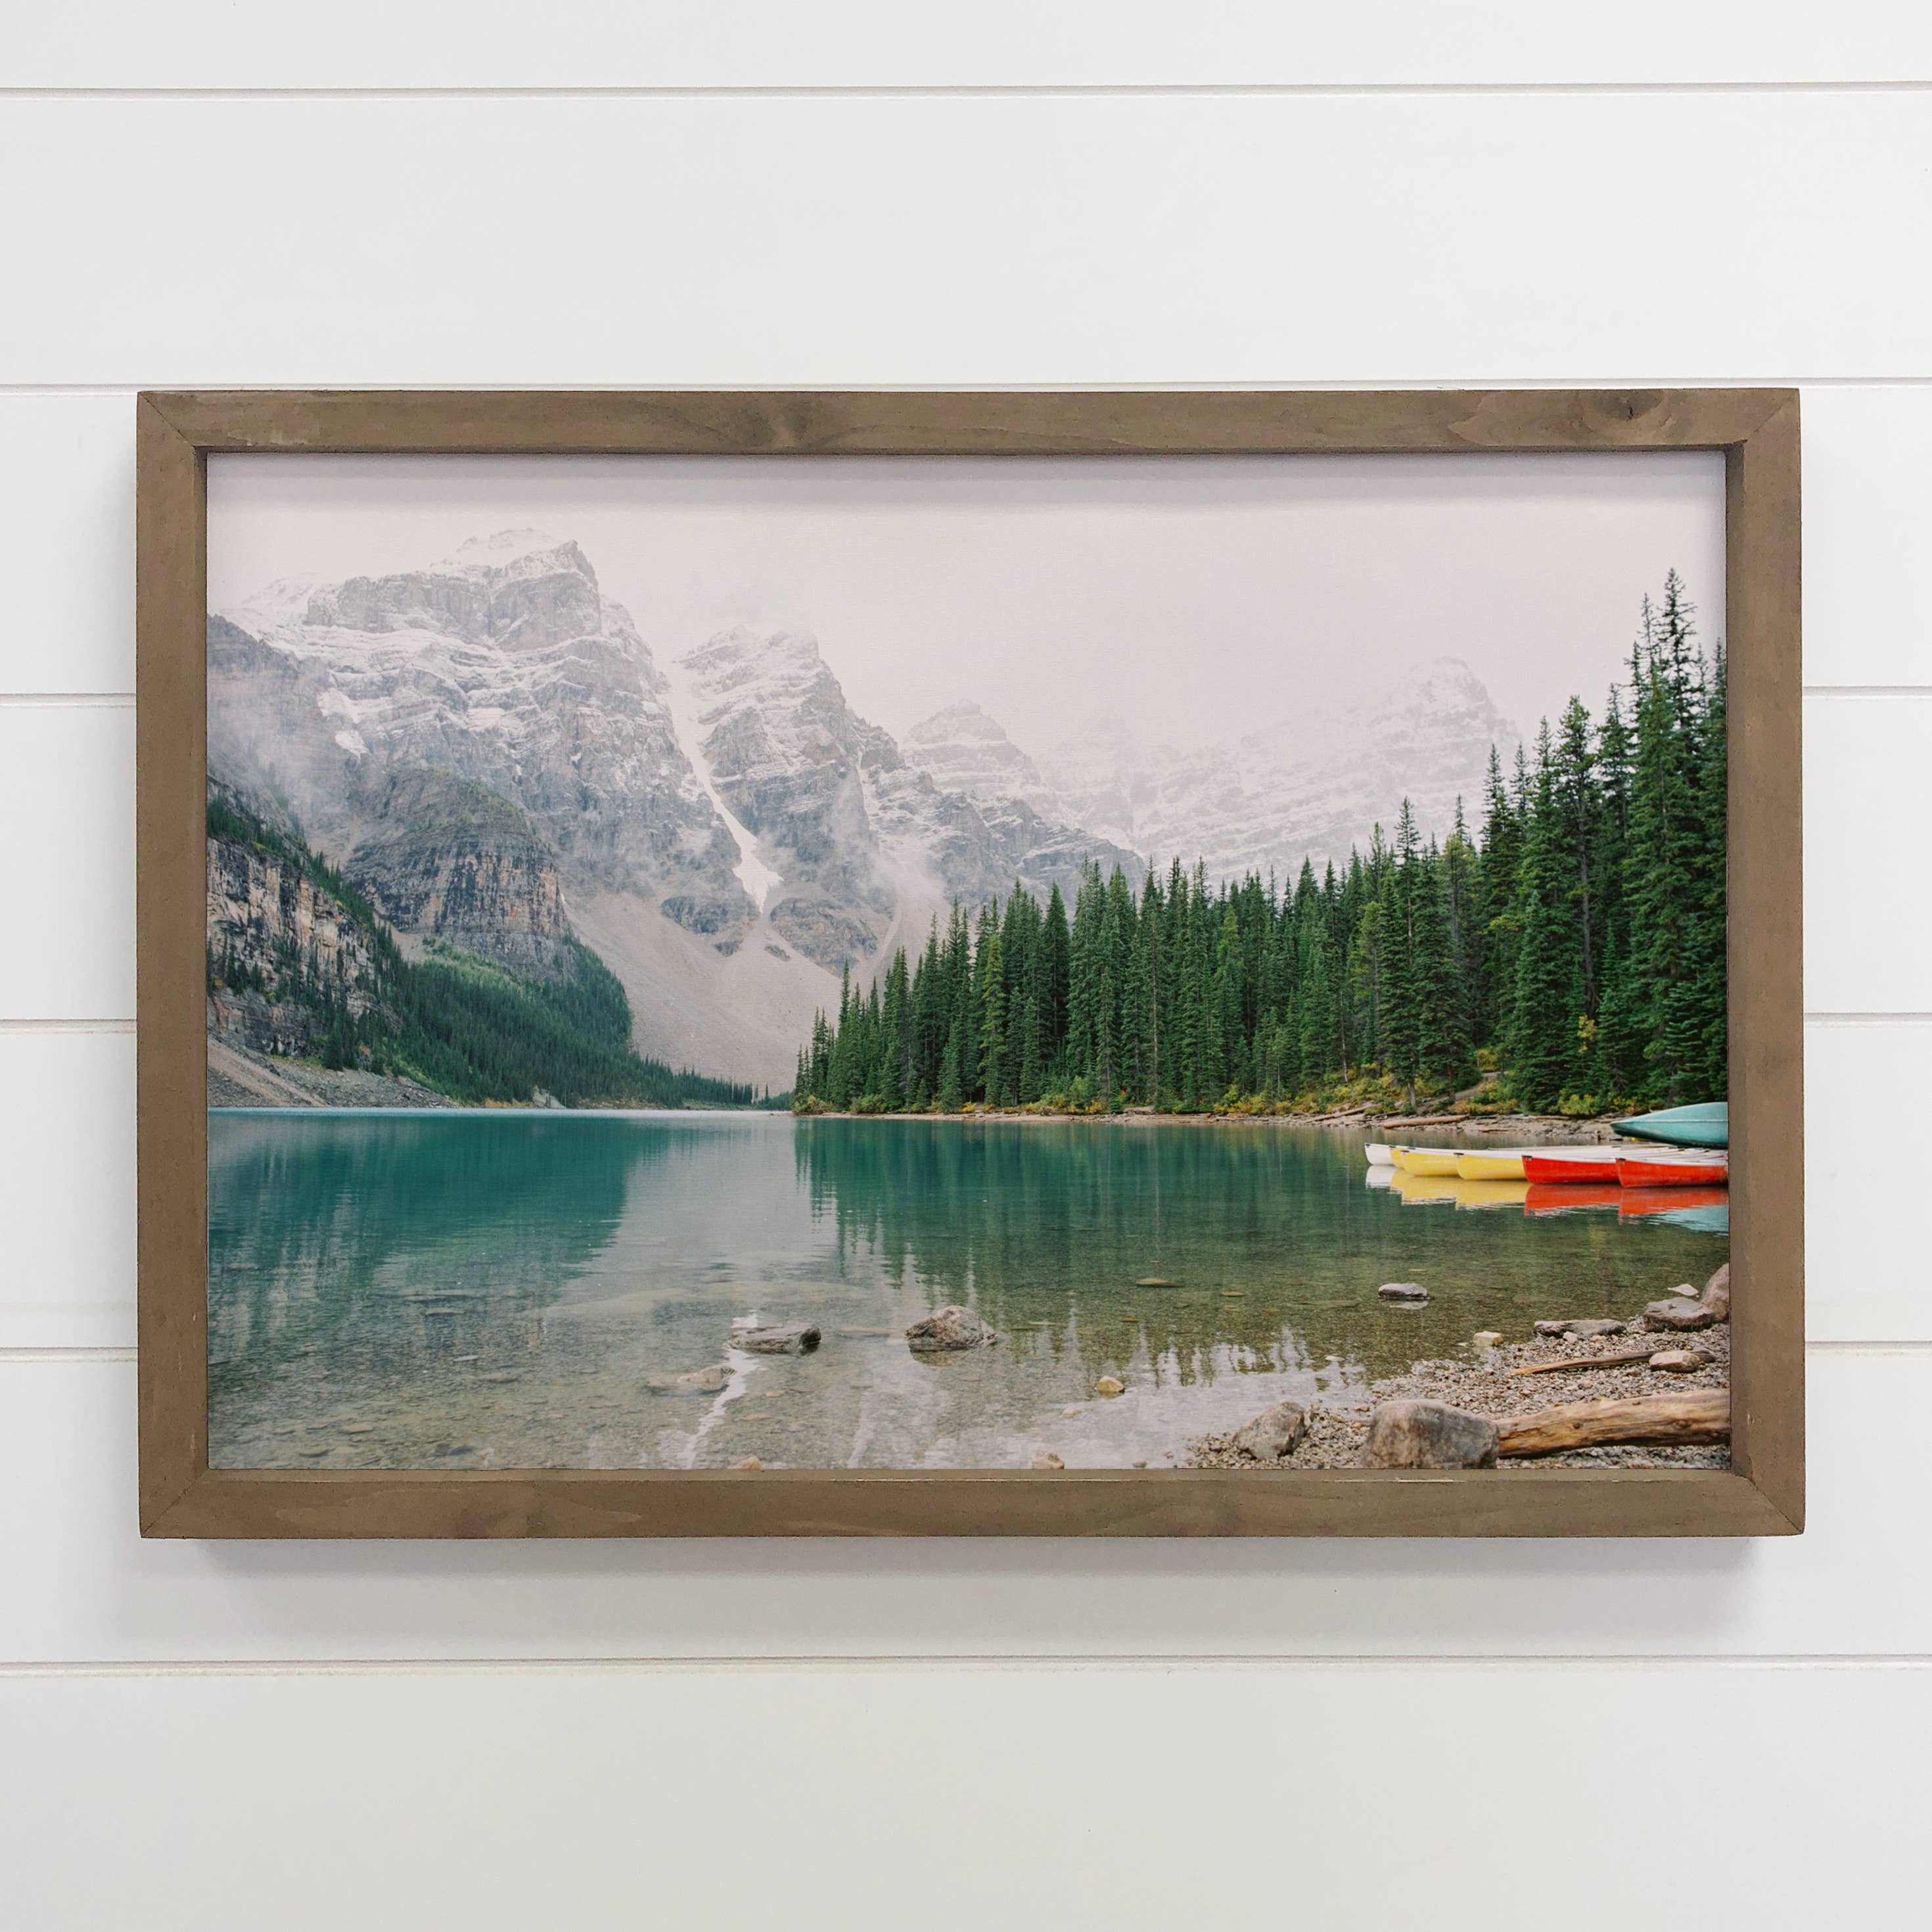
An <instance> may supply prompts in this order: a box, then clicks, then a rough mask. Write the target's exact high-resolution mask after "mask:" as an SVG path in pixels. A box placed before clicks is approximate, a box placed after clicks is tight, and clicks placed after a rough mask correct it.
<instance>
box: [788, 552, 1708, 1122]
mask: <svg viewBox="0 0 1932 1932" xmlns="http://www.w3.org/2000/svg"><path fill="white" fill-rule="evenodd" d="M1726 802H1727V792H1726V763H1725V698H1724V648H1723V646H1722V644H1721V643H1719V644H1718V646H1716V648H1715V649H1714V650H1713V651H1712V652H1711V653H1710V654H1709V655H1706V653H1705V652H1704V651H1703V649H1702V648H1701V646H1700V644H1699V642H1698V640H1697V632H1696V628H1695V625H1694V612H1693V609H1692V606H1691V603H1690V602H1689V601H1688V597H1687V595H1686V594H1685V586H1684V585H1683V583H1682V581H1681V580H1680V579H1679V577H1678V576H1677V574H1676V572H1675V571H1673V572H1672V573H1671V574H1670V576H1669V577H1667V580H1666V581H1665V584H1664V591H1663V595H1662V597H1661V600H1659V601H1655V602H1653V601H1652V600H1651V599H1649V598H1646V599H1645V601H1644V603H1643V610H1642V613H1641V616H1640V624H1639V628H1638V633H1637V638H1636V640H1635V642H1634V644H1633V646H1632V649H1631V659H1630V664H1629V670H1628V679H1627V681H1626V682H1622V683H1620V684H1619V685H1613V687H1612V688H1611V689H1610V693H1609V694H1608V697H1607V700H1606V701H1605V703H1604V707H1603V709H1602V710H1601V712H1600V713H1597V714H1595V715H1593V714H1592V712H1591V711H1590V710H1589V708H1588V707H1587V706H1586V705H1585V703H1583V700H1582V699H1581V698H1580V697H1572V698H1571V700H1570V702H1569V703H1568V706H1567V707H1566V708H1565V710H1564V712H1563V713H1562V715H1561V716H1560V717H1559V718H1558V719H1557V720H1556V722H1555V724H1551V723H1550V721H1548V720H1547V719H1546V720H1545V721H1544V724H1543V725H1542V727H1541V730H1539V731H1538V733H1537V736H1536V739H1535V744H1534V745H1533V747H1532V748H1530V749H1529V750H1528V751H1525V750H1524V749H1523V748H1519V749H1518V750H1517V754H1516V756H1515V759H1514V765H1513V768H1512V769H1509V770H1507V771H1506V770H1505V769H1504V766H1503V763H1502V760H1501V759H1500V757H1499V756H1498V754H1497V753H1496V750H1495V748H1492V749H1491V751H1490V769H1489V774H1488V780H1487V787H1486V793H1485V796H1484V797H1483V799H1481V800H1480V801H1479V802H1478V803H1479V805H1480V820H1479V822H1474V823H1472V822H1471V820H1470V819H1469V817H1467V816H1466V814H1465V812H1464V811H1463V807H1462V805H1460V803H1459V805H1458V807H1457V813H1456V817H1455V823H1454V826H1453V827H1452V828H1451V830H1450V831H1449V832H1448V834H1447V835H1446V836H1445V837H1444V838H1441V839H1437V838H1430V839H1428V840H1427V841H1424V839H1423V838H1421V836H1420V835H1418V830H1417V827H1416V825H1415V819H1414V816H1413V814H1412V812H1411V811H1410V808H1409V804H1408V802H1406V801H1404V802H1403V803H1402V804H1401V806H1400V811H1398V812H1397V815H1396V817H1395V821H1394V832H1393V835H1391V836H1390V837H1388V838H1385V836H1384V835H1383V833H1382V829H1381V828H1380V827H1378V828H1377V829H1376V834H1375V836H1374V838H1373V841H1372V842H1371V844H1370V850H1368V851H1367V853H1363V852H1361V851H1355V852H1352V853H1351V854H1350V855H1349V861H1348V863H1347V865H1346V866H1345V867H1344V868H1342V869H1340V871H1338V870H1337V868H1335V867H1334V865H1328V867H1326V868H1325V870H1324V871H1323V873H1322V876H1321V877H1319V878H1318V877H1317V876H1316V872H1315V869H1314V867H1313V865H1312V864H1310V863H1309V862H1307V861H1305V860H1304V862H1303V865H1302V866H1301V872H1300V874H1299V876H1298V877H1297V878H1295V879H1294V880H1292V881H1281V880H1277V879H1275V878H1274V877H1269V878H1268V879H1267V880H1263V879H1262V878H1260V877H1256V876H1252V875H1251V876H1250V877H1246V878H1244V879H1242V880H1238V881H1235V880H1226V881H1216V880H1211V879H1210V878H1209V877H1208V875H1207V872H1206V870H1205V867H1204V866H1203V865H1200V864H1199V863H1197V864H1196V865H1195V866H1194V868H1193V870H1192V871H1190V870H1188V869H1187V867H1186V866H1185V865H1184V864H1183V863H1182V862H1181V859H1179V858H1178V857H1176V858H1175V859H1172V861H1171V862H1170V863H1169V866H1168V868H1167V869H1166V872H1165V874H1163V873H1161V872H1160V871H1157V870H1155V869H1153V868H1150V870H1149V872H1148V876H1147V878H1146V880H1145V883H1143V884H1142V886H1140V888H1139V889H1138V890H1136V889H1135V888H1134V887H1133V886H1132V885H1130V883H1129V882H1128V880H1127V878H1126V877H1125V876H1124V874H1123V873H1122V872H1121V871H1120V870H1119V869H1118V868H1115V870H1114V871H1113V872H1112V874H1110V875H1109V876H1107V877H1103V876H1102V874H1101V872H1100V869H1099V868H1098V867H1097V866H1096V865H1092V864H1091V863H1090V864H1089V865H1088V866H1087V867H1086V868H1085V871H1084V872H1083V875H1082V878H1081V880H1080V883H1079V887H1078V889H1077V890H1076V892H1075V895H1074V898H1073V904H1072V905H1071V906H1069V905H1068V904H1067V902H1066V900H1065V898H1064V895H1063V894H1062V892H1061V889H1060V887H1059V886H1058V885H1057V884H1056V885H1055V886H1053V887H1052V889H1050V890H1049V892H1048V893H1047V895H1046V898H1045V901H1044V902H1043V901H1041V900H1040V898H1038V897H1037V896H1036V895H1034V893H1032V892H1029V891H1028V890H1027V889H1025V888H1024V887H1022V886H1020V885H1019V884H1018V883H1016V885H1015V886H1014V889H1013V892H1012V893H1011V894H1010V896H1008V897H1007V898H1006V899H1005V900H1004V901H998V900H995V901H992V902H990V903H989V904H985V905H983V906H982V907H980V909H979V910H977V913H969V912H968V910H965V908H963V907H961V906H960V905H959V904H955V905H954V906H953V909H952V913H951V916H950V919H949V921H948V922H947V925H946V926H945V928H944V930H943V931H942V930H941V929H940V927H939V926H938V922H935V925H934V927H933V929H932V932H931V934H930V935H929V938H928V939H927V941H926V946H925V947H924V949H923V950H922V952H921V953H920V954H919V957H918V958H917V959H915V960H910V961H909V960H908V959H907V956H906V953H904V950H900V951H898V952H897V953H895V954H894V956H892V960H891V961H890V962H889V965H887V966H886V969H885V971H883V973H882V974H880V975H879V976H878V977H877V978H876V979H875V980H874V982H873V983H872V984H871V986H870V988H869V989H866V990H864V991H861V990H860V989H859V988H858V987H857V986H855V984H854V983H853V978H852V975H851V972H850V967H849V965H848V966H847V970H846V974H845V977H844V985H843V987H842V989H841V994H840V998H839V1004H838V1013H836V1014H835V1015H824V1014H821V1015H820V1016H819V1017H818V1019H817V1021H816V1022H815V1024H814V1026H813V1028H812V1032H811V1040H810V1041H809V1043H808V1044H807V1045H806V1046H804V1047H803V1048H802V1049H801V1050H800V1052H799V1056H798V1067H797V1074H796V1083H795V1086H794V1089H793V1103H792V1104H793V1107H794V1108H795V1109H796V1110H798V1111H799V1112H807V1113H810V1112H819V1111H822V1110H829V1111H834V1112H859V1113H880V1112H946V1113H952V1112H959V1111H962V1109H966V1108H968V1107H1002V1108H1035V1109H1040V1110H1043V1111H1058V1112H1111V1111H1112V1110H1114V1109H1119V1108H1122V1107H1129V1106H1137V1107H1152V1108H1155V1109H1162V1110H1169V1111H1175V1112H1210V1111H1214V1112H1248V1113H1260V1112H1311V1111H1316V1110H1318V1109H1325V1108H1331V1107H1336V1106H1346V1105H1352V1104H1364V1103H1367V1104H1370V1105H1377V1106H1382V1107H1384V1108H1407V1109H1411V1110H1413V1109H1415V1108H1416V1107H1417V1106H1418V1105H1419V1104H1421V1103H1422V1102H1423V1101H1424V1099H1425V1097H1426V1098H1427V1100H1429V1101H1430V1102H1431V1103H1448V1100H1450V1098H1451V1097H1452V1096H1458V1095H1460V1096H1462V1097H1463V1104H1464V1105H1466V1106H1470V1107H1472V1108H1479V1109H1483V1110H1485V1111H1492V1112H1502V1111H1504V1110H1505V1109H1511V1108H1520V1109H1525V1110H1527V1111H1529V1112H1538V1113H1546V1112H1565V1113H1569V1114H1572V1115H1589V1114H1595V1113H1598V1112H1604V1111H1607V1110H1610V1109H1619V1110H1621V1109H1628V1108H1634V1107H1639V1106H1669V1105H1673V1104H1676V1103H1683V1102H1688V1101H1695V1100H1720V1099H1722V1098H1723V1097H1724V1096H1725V1094H1726V1091H1727V1037H1726V1015H1727V999H1726V970H1725V932H1726V926H1725V823H1726Z"/></svg>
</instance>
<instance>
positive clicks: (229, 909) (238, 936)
mask: <svg viewBox="0 0 1932 1932" xmlns="http://www.w3.org/2000/svg"><path fill="white" fill-rule="evenodd" d="M208 950H209V951H210V953H211V954H212V955H213V956H214V957H215V958H216V959H218V960H220V962H222V963H223V967H224V968H225V969H226V974H227V977H228V978H229V980H230V981H231V983H235V984H236V987H237V990H233V991H231V990H229V989H223V990H221V991H219V992H216V993H214V994H212V995H210V998H209V1001H208V1028H209V1031H211V1032H212V1033H214V1034H218V1035H220V1037H223V1038H226V1039H229V1040H233V1041H235V1042H237V1043H239V1044H241V1045H242V1046H250V1047H253V1048H254V1049H255V1050H256V1051H257V1052H261V1053H273V1054H278V1055H284V1056H285V1057H288V1058H297V1057H299V1056H300V1055H303V1054H305V1053H306V1052H308V1050H309V1046H310V1043H311V1038H312V1035H313V1032H314V1022H313V1016H312V1013H311V1010H310V1008H309V1007H308V1006H306V1005H305V1004H302V1003H300V1002H299V1001H298V1000H297V999H296V998H293V995H295V994H296V992H298V991H299V989H300V988H302V987H303V986H308V987H321V988H324V989H327V990H328V992H329V994H330V995H331V996H332V998H335V999H337V1000H339V1001H341V1002H342V1003H343V1004H345V1005H346V1006H347V1007H348V1009H349V1010H350V1013H352V1014H353V1015H355V1016H356V1017H358V1018H360V1017H361V1016H362V1015H363V1014H364V1013H367V1012H368V1010H369V1009H370V1007H371V1005H372V1004H374V997H375V986H376V978H377V962H376V959H375V956H374V952H373V951H372V950H371V944H370V937H369V935H368V933H367V932H365V931H364V929H362V927H361V926H359V924H358V923H357V922H356V919H355V918H354V916H353V914H351V913H350V912H349V911H348V910H347V908H346V907H344V906H343V905H342V904H341V903H340V901H338V900H336V899H335V898H333V897H332V896H331V895H329V893H328V892H325V891H323V889H321V888H320V886H317V884H316V883H315V881H314V880H313V879H311V877H309V876H308V874H307V873H306V872H305V871H304V870H303V869H302V867H301V866H300V865H298V864H296V862H293V860H290V859H284V858H282V857H281V856H278V855H277V854H275V853H270V852H264V851H261V850H258V849H257V848H256V847H253V846H251V845H246V844H240V843H239V842H236V841H232V840H229V839H225V838H211V839H210V840H209V841H208ZM242 982H252V984H249V985H246V986H242V985H241V983H242Z"/></svg>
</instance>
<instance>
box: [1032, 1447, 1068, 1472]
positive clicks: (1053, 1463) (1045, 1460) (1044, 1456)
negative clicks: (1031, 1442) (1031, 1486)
mask: <svg viewBox="0 0 1932 1932" xmlns="http://www.w3.org/2000/svg"><path fill="white" fill-rule="evenodd" d="M1031 1466H1032V1467H1033V1468H1034V1469H1065V1468H1066V1467H1067V1465H1066V1464H1065V1463H1063V1462H1062V1461H1061V1460H1060V1458H1059V1457H1058V1456H1056V1455H1055V1454H1054V1453H1053V1451H1052V1450H1051V1449H1036V1450H1035V1451H1034V1452H1033V1463H1032V1465H1031Z"/></svg>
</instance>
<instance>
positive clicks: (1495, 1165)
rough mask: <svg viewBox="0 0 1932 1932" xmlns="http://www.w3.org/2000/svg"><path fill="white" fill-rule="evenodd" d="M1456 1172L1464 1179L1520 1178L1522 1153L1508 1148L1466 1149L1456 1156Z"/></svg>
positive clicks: (1498, 1179) (1512, 1179)
mask: <svg viewBox="0 0 1932 1932" xmlns="http://www.w3.org/2000/svg"><path fill="white" fill-rule="evenodd" d="M1456 1172H1457V1173H1458V1174H1459V1175H1461V1176H1462V1178H1463V1179H1464V1180H1465V1181H1521V1180H1523V1178H1525V1177H1524V1175H1523V1154H1522V1153H1521V1151H1520V1150H1519V1149H1513V1148H1493V1149H1492V1148H1478V1149H1474V1150H1466V1151H1463V1152H1461V1153H1459V1154H1457V1157H1456Z"/></svg>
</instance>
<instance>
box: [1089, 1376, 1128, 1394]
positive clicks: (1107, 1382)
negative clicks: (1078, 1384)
mask: <svg viewBox="0 0 1932 1932" xmlns="http://www.w3.org/2000/svg"><path fill="white" fill-rule="evenodd" d="M1094 1394H1096V1395H1125V1394H1127V1384H1126V1383H1125V1382H1122V1381H1121V1379H1120V1378H1119V1377H1118V1376H1102V1377H1101V1378H1100V1380H1099V1381H1098V1382H1096V1383H1095V1384H1094Z"/></svg>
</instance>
